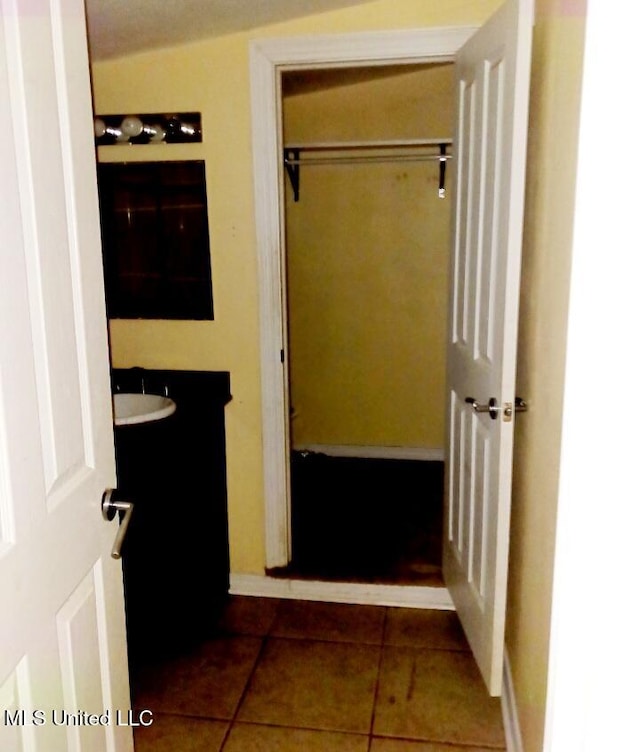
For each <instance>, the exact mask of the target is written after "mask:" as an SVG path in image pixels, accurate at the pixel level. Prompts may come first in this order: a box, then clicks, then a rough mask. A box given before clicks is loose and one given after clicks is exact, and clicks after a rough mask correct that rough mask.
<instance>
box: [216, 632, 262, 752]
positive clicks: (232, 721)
mask: <svg viewBox="0 0 640 752" xmlns="http://www.w3.org/2000/svg"><path fill="white" fill-rule="evenodd" d="M274 621H275V619H274ZM268 639H269V635H268V634H266V635H262V637H261V644H260V650H258V654H257V655H256V659H255V661H254V662H253V668H252V669H251V671H250V672H249V676H248V677H247V681H246V682H245V685H244V689H243V690H242V693H241V694H240V697H239V698H238V702H237V703H236V707H235V710H234V711H233V715H232V717H231V719H229V726H228V728H227V730H226V732H225V735H224V737H223V739H222V744H221V745H220V752H222V750H223V749H224V747H225V745H226V743H227V740H228V739H229V736H230V735H231V730H232V729H233V726H234V724H235V722H236V721H237V719H238V713H239V712H240V708H241V707H242V703H243V702H244V699H245V697H246V696H247V693H248V692H249V687H250V686H251V682H252V681H253V677H254V675H255V673H256V669H257V667H258V664H259V663H260V659H261V658H262V656H263V655H264V651H265V649H266V646H267V640H268Z"/></svg>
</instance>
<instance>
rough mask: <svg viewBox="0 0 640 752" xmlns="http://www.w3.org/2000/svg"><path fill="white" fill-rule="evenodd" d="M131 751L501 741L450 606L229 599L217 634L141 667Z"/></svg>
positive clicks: (333, 751) (471, 745) (408, 747)
mask: <svg viewBox="0 0 640 752" xmlns="http://www.w3.org/2000/svg"><path fill="white" fill-rule="evenodd" d="M133 693H134V707H135V708H137V709H143V708H144V709H149V710H152V711H153V714H154V723H153V725H151V726H149V727H146V728H139V729H136V734H135V742H136V752H151V751H152V752H169V751H171V752H174V751H179V752H205V751H206V752H220V751H223V752H253V751H254V750H255V752H293V751H295V752H489V750H492V751H495V750H504V749H505V737H504V732H503V728H502V718H501V711H500V702H499V700H497V699H495V698H490V697H489V696H488V694H487V693H486V691H485V688H484V685H483V683H482V680H481V678H480V675H479V673H478V670H477V668H476V665H475V663H474V660H473V658H472V656H471V653H470V652H469V649H468V646H467V644H466V641H465V638H464V635H463V634H462V630H461V628H460V625H459V622H458V620H457V616H456V615H455V613H452V612H446V611H420V610H415V609H404V608H384V607H377V606H351V605H342V604H326V603H313V602H302V601H292V600H276V599H263V598H244V597H232V598H231V599H230V601H229V603H228V606H227V608H226V610H225V613H224V615H223V618H222V623H221V630H220V635H219V636H218V637H217V638H216V639H212V640H210V641H209V642H207V643H205V644H203V645H201V646H200V647H198V648H197V649H194V650H193V651H191V652H190V653H189V654H187V655H184V656H181V657H180V658H174V659H171V660H167V661H165V662H164V663H162V664H158V665H154V666H148V667H146V668H145V669H143V670H141V671H140V672H139V674H138V676H137V678H136V680H135V682H134V683H133Z"/></svg>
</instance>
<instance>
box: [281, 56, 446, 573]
mask: <svg viewBox="0 0 640 752" xmlns="http://www.w3.org/2000/svg"><path fill="white" fill-rule="evenodd" d="M453 119H454V118H453V65H452V64H451V63H430V64H417V65H387V66H376V67H358V68H339V69H336V68H333V69H322V70H317V69H314V70H303V71H292V72H285V73H284V74H283V76H282V124H283V144H284V160H285V161H284V164H285V170H283V181H284V214H285V221H284V227H285V231H286V243H285V246H286V251H285V254H284V259H285V267H286V268H285V275H284V277H285V279H286V305H287V316H286V321H287V337H286V339H287V358H286V363H287V365H288V397H289V416H290V421H289V426H288V429H289V436H290V442H291V451H290V455H289V458H290V461H291V464H290V468H289V470H290V489H291V534H292V538H291V551H292V555H291V561H290V564H289V565H288V566H287V567H286V568H285V570H284V573H285V574H286V575H287V576H289V577H292V578H296V577H300V578H305V577H306V578H310V579H319V580H325V579H326V580H337V581H350V582H368V583H384V584H401V585H426V586H432V587H433V586H435V587H439V586H441V585H442V584H443V583H442V577H441V560H442V552H441V536H442V483H443V460H444V445H445V353H446V331H447V311H448V308H447V293H448V269H449V234H450V195H449V193H448V191H447V188H448V187H449V186H450V184H451V174H449V176H448V179H447V172H446V159H447V157H448V156H449V155H450V142H451V136H452V132H453Z"/></svg>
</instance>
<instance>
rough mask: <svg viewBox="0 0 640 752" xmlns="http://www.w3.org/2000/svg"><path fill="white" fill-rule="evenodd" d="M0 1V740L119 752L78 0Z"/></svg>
mask: <svg viewBox="0 0 640 752" xmlns="http://www.w3.org/2000/svg"><path fill="white" fill-rule="evenodd" d="M0 9H1V14H0V111H1V113H2V118H1V119H2V124H3V125H2V128H3V133H2V138H1V139H0V164H1V165H2V171H1V173H0V181H1V183H0V184H1V188H2V200H1V201H0V597H1V608H2V617H1V618H0V646H1V648H0V713H1V714H2V717H0V749H2V750H12V751H13V750H15V751H16V752H17V751H18V750H37V751H39V752H58V751H60V752H61V751H62V750H82V751H83V752H102V751H103V750H104V751H105V752H106V751H109V752H124V751H126V750H132V749H133V741H132V733H131V728H130V727H128V726H126V725H122V724H125V723H127V722H128V709H129V707H130V700H129V687H128V676H127V662H126V641H125V627H124V604H123V594H122V571H121V567H120V564H119V562H117V561H115V560H114V559H112V558H111V557H110V555H109V554H110V549H111V545H112V543H113V539H114V537H115V533H116V525H117V522H116V521H114V522H112V523H111V524H106V523H105V522H103V521H102V518H101V513H100V502H101V496H102V493H103V492H104V490H105V487H107V486H113V485H114V483H115V468H114V449H113V432H112V425H111V404H110V389H109V377H108V353H107V336H106V318H105V311H104V293H103V283H102V269H101V253H100V235H99V223H98V209H97V192H96V175H95V156H94V150H93V125H92V114H91V99H90V85H89V66H88V57H87V42H86V33H85V20H84V7H83V3H82V0H30V2H28V3H24V2H23V0H0ZM118 710H119V711H121V713H120V718H119V719H118V718H117V716H116V711H118ZM63 711H66V712H68V713H70V714H72V715H71V716H65V715H64V713H63ZM94 713H95V714H100V715H101V716H102V717H101V718H98V719H97V720H96V721H94V722H92V721H91V720H90V718H89V716H90V714H94ZM118 722H120V724H121V725H118ZM93 723H95V725H93Z"/></svg>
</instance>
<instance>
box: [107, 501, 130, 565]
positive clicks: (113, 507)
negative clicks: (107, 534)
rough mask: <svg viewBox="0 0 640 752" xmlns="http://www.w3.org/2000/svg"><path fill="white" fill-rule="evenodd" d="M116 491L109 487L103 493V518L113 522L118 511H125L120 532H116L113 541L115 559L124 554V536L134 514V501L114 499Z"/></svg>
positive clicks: (119, 527)
mask: <svg viewBox="0 0 640 752" xmlns="http://www.w3.org/2000/svg"><path fill="white" fill-rule="evenodd" d="M114 493H115V489H113V488H107V490H106V491H105V492H104V494H103V495H102V519H103V520H105V522H111V520H112V519H113V518H114V517H115V516H116V513H117V512H123V513H124V514H123V515H122V517H121V519H120V524H119V525H118V532H117V533H116V539H115V540H114V542H113V548H112V549H111V556H112V557H113V558H114V559H119V558H120V557H121V556H122V544H123V542H124V536H125V535H126V534H127V528H128V527H129V522H130V521H131V515H132V514H133V502H131V501H114V500H113V499H112V498H111V497H112V496H113V494H114Z"/></svg>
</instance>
